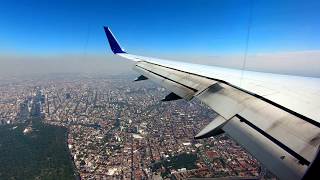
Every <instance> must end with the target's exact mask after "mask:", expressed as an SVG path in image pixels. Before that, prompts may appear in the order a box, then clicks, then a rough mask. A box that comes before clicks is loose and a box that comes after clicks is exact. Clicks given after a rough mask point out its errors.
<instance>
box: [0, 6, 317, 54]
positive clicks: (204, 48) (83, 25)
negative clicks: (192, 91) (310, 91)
mask: <svg viewBox="0 0 320 180" xmlns="http://www.w3.org/2000/svg"><path fill="white" fill-rule="evenodd" d="M251 6H252V21H251V33H250V39H249V48H248V52H249V53H252V54H254V53H276V52H292V51H293V52H295V51H309V50H319V49H320V36H319V33H320V23H319V19H320V11H319V9H320V1H317V0H315V1H294V0H290V1H282V0H281V1H271V0H268V1H262V0H260V1H246V0H243V1H242V0H230V1H220V0H207V1H205V0H197V1H196V0H193V1H192V0H181V1H173V0H171V1H151V0H147V1H129V0H128V1H119V0H115V1H102V0H101V1H76V0H63V1H59V0H51V1H49V0H38V1H32V0H26V1H23V0H19V1H14V0H8V1H4V0H3V1H1V6H0V27H1V28H0V39H1V41H0V54H20V55H23V54H32V55H57V54H84V53H86V54H99V55H101V54H105V53H106V52H107V53H111V51H109V50H108V49H107V48H108V47H107V42H106V38H105V35H104V32H103V28H102V27H103V26H104V25H107V26H109V27H110V28H111V30H112V31H113V33H114V34H115V35H116V37H117V38H118V40H119V41H120V43H121V45H122V46H123V47H124V48H125V49H126V50H128V51H129V52H132V53H136V54H141V55H155V56H161V55H163V54H178V55H179V54H186V55H193V54H205V55H215V54H242V53H244V49H245V44H246V35H247V30H248V24H249V15H250V7H251Z"/></svg>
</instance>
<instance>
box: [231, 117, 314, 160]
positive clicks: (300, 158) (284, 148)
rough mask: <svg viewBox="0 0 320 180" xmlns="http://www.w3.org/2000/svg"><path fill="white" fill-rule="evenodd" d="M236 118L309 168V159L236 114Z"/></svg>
mask: <svg viewBox="0 0 320 180" xmlns="http://www.w3.org/2000/svg"><path fill="white" fill-rule="evenodd" d="M235 117H237V118H239V119H240V121H241V122H244V123H246V124H247V125H248V126H250V127H251V128H253V129H254V130H256V131H258V132H259V133H260V134H262V135H263V136H265V137H266V138H268V139H269V140H271V141H272V142H274V143H275V144H277V145H278V146H279V147H281V148H282V149H283V150H285V151H287V152H288V153H289V154H291V155H292V156H293V157H295V158H297V159H298V160H299V163H300V164H302V165H307V166H309V164H310V162H309V161H308V160H307V159H305V158H304V157H302V156H300V155H299V154H298V153H297V152H295V151H294V150H292V149H290V148H289V147H288V146H286V145H285V144H283V143H281V142H280V141H278V140H277V139H276V138H274V137H273V136H271V135H270V134H268V133H266V132H265V131H263V130H262V129H260V128H259V127H257V126H255V125H254V124H253V123H251V122H250V121H248V120H247V119H245V118H243V117H242V116H240V115H239V114H236V115H235Z"/></svg>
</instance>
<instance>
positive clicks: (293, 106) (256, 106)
mask: <svg viewBox="0 0 320 180" xmlns="http://www.w3.org/2000/svg"><path fill="white" fill-rule="evenodd" d="M104 29H105V33H106V36H107V39H108V41H109V45H110V47H111V50H112V51H113V53H114V54H116V55H118V56H121V57H123V58H126V59H129V60H133V61H135V66H134V69H135V70H136V71H137V72H139V73H140V74H141V76H139V77H138V78H137V79H136V81H140V80H145V79H150V80H152V81H154V82H156V83H158V84H160V85H161V86H163V87H165V88H167V89H168V90H170V91H171V92H172V93H170V94H169V95H167V96H166V97H165V98H164V99H163V101H170V100H176V99H185V100H187V101H189V100H192V99H193V98H196V99H199V100H200V101H202V102H204V103H205V104H207V105H208V106H209V107H211V108H212V109H213V110H214V111H215V112H217V113H218V116H217V117H216V118H215V119H214V120H213V121H212V122H211V123H209V124H208V125H207V126H206V127H204V128H203V129H202V130H201V131H200V132H199V133H198V134H197V135H196V136H195V138H196V139H200V138H206V137H210V136H215V135H218V134H220V133H222V132H226V133H227V134H228V135H229V136H230V137H231V138H232V139H234V140H235V141H237V142H238V143H239V144H241V145H242V146H243V147H244V148H245V149H246V150H247V151H249V152H250V153H251V154H252V155H253V156H255V157H256V158H257V159H258V160H259V161H260V162H262V163H263V164H264V165H265V166H266V167H267V168H268V169H269V170H270V171H271V172H272V173H274V174H275V175H276V176H277V177H279V178H280V179H301V178H306V177H308V176H310V175H311V174H312V173H317V172H316V169H317V168H315V167H317V165H319V154H318V151H319V144H320V128H319V127H320V123H319V122H320V79H319V78H311V77H300V76H290V75H280V74H271V73H262V72H253V71H242V70H237V69H228V68H222V67H215V66H205V65H198V64H192V63H184V62H176V61H168V60H162V59H157V58H150V57H143V56H137V55H133V54H129V53H127V52H125V51H124V50H123V49H122V48H121V47H120V45H119V43H118V42H117V40H116V38H115V37H114V35H113V34H112V32H111V31H110V29H109V28H108V27H104ZM315 159H316V160H315Z"/></svg>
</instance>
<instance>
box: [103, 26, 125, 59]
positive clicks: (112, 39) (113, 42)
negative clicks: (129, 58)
mask: <svg viewBox="0 0 320 180" xmlns="http://www.w3.org/2000/svg"><path fill="white" fill-rule="evenodd" d="M104 31H105V33H106V35H107V38H108V41H109V45H110V48H111V50H112V52H113V53H114V54H117V53H126V52H125V51H124V50H123V49H122V48H121V47H120V45H119V43H118V42H117V40H116V38H115V37H114V35H113V34H112V32H111V31H110V29H109V28H108V27H106V26H104Z"/></svg>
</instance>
